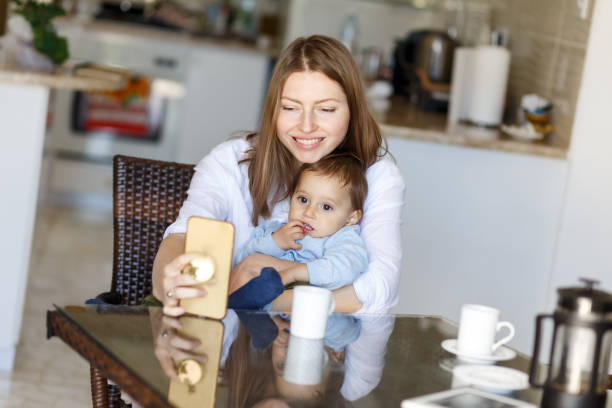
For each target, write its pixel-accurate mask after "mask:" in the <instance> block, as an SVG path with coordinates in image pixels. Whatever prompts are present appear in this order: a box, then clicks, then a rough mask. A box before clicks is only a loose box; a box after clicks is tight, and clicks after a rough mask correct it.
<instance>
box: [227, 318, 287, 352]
mask: <svg viewBox="0 0 612 408" xmlns="http://www.w3.org/2000/svg"><path fill="white" fill-rule="evenodd" d="M236 314H237V315H238V318H239V319H240V321H241V322H242V325H243V326H244V328H245V329H246V331H247V332H249V334H250V335H251V344H252V345H253V347H255V348H256V349H258V350H263V349H265V348H267V347H268V346H269V345H270V344H272V342H273V341H274V339H276V336H278V327H277V326H276V324H274V321H272V318H271V317H270V316H269V315H268V314H267V313H261V312H249V311H248V310H237V311H236Z"/></svg>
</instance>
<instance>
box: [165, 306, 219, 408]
mask: <svg viewBox="0 0 612 408" xmlns="http://www.w3.org/2000/svg"><path fill="white" fill-rule="evenodd" d="M179 320H180V322H181V324H182V325H183V328H182V329H180V330H179V331H178V332H179V333H181V334H183V335H185V337H189V338H192V339H198V340H200V342H201V343H200V345H199V346H198V348H197V349H195V350H194V352H195V353H199V354H205V355H206V356H207V357H208V360H207V361H206V363H204V364H202V363H199V362H197V361H195V360H192V359H186V360H183V361H182V362H179V363H178V364H177V376H178V378H177V379H173V380H171V381H170V387H169V389H168V401H170V403H171V404H172V405H174V406H175V407H178V408H191V407H193V408H196V407H197V408H212V407H213V406H214V405H215V393H216V391H217V378H218V376H219V364H220V362H221V347H222V345H223V330H224V327H223V323H221V322H219V321H216V320H209V319H202V318H197V317H181V318H180V319H179ZM181 367H188V368H187V369H181Z"/></svg>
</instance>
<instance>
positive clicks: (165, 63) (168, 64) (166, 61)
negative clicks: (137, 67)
mask: <svg viewBox="0 0 612 408" xmlns="http://www.w3.org/2000/svg"><path fill="white" fill-rule="evenodd" d="M153 63H154V64H155V65H156V66H158V67H164V68H174V67H176V65H177V63H176V60H175V59H174V58H166V57H155V58H154V59H153Z"/></svg>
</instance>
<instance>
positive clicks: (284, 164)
mask: <svg viewBox="0 0 612 408" xmlns="http://www.w3.org/2000/svg"><path fill="white" fill-rule="evenodd" d="M342 152H346V153H351V154H353V155H355V156H356V157H357V158H359V159H360V160H361V162H362V164H363V168H364V170H365V171H366V176H367V179H368V188H369V193H368V196H367V199H366V202H365V205H364V215H363V219H362V221H361V236H362V238H363V239H364V241H365V243H366V247H367V249H368V255H369V257H370V263H369V267H368V270H367V271H366V272H365V273H364V274H363V275H361V276H360V277H359V278H358V279H357V280H356V281H355V282H354V283H353V284H352V285H348V286H345V287H342V288H340V289H337V290H335V291H334V301H335V305H336V312H342V313H351V312H357V311H360V312H385V311H387V310H388V309H389V308H390V307H392V306H393V305H394V304H395V303H396V302H397V287H398V284H399V270H400V262H401V243H400V222H401V210H402V195H403V190H404V183H403V180H402V177H401V175H400V173H399V171H398V169H397V167H396V166H395V164H394V163H393V162H392V161H391V160H390V159H389V158H388V157H383V156H385V155H386V153H387V151H386V146H384V147H383V139H382V136H381V133H380V129H379V127H378V125H377V124H376V122H375V121H374V119H373V118H372V116H371V115H370V113H369V111H368V108H367V102H366V99H365V94H364V89H363V84H362V82H361V78H360V76H359V69H358V67H357V64H356V63H355V60H354V59H353V57H352V56H351V54H350V53H349V51H348V50H347V49H346V48H345V47H344V46H343V45H342V44H341V43H340V42H338V41H336V40H334V39H332V38H329V37H324V36H312V37H308V38H298V39H296V40H295V41H293V42H292V43H291V44H290V45H289V46H288V47H287V48H286V49H285V50H284V51H283V53H282V54H281V56H280V57H279V60H278V62H277V64H276V67H275V69H274V73H273V74H272V78H271V80H270V85H269V88H268V94H267V96H266V101H265V105H264V112H263V116H262V119H261V126H260V129H259V132H258V133H254V134H251V135H249V136H247V137H246V138H242V139H234V140H230V141H227V142H225V143H222V144H221V145H219V146H217V147H216V148H215V149H213V151H212V152H211V153H210V154H209V155H208V156H206V157H205V158H204V159H203V160H202V161H200V163H199V164H198V165H197V166H196V172H195V174H194V177H193V179H192V181H191V186H190V189H189V196H188V198H187V200H185V203H184V204H183V207H182V208H181V211H180V213H179V216H178V218H177V220H176V221H175V222H174V223H173V224H172V225H171V226H170V227H168V229H167V230H166V236H165V239H164V240H163V241H162V243H161V245H160V248H159V251H158V253H157V256H156V258H155V263H154V266H153V294H154V295H155V296H156V297H157V298H158V299H160V300H161V301H162V302H163V304H164V312H165V313H166V314H170V315H174V316H177V315H180V314H182V313H183V310H182V308H180V307H178V301H179V299H184V298H189V297H197V296H203V295H205V293H206V292H205V290H204V289H201V288H195V287H189V285H190V284H193V283H195V281H194V280H193V279H192V278H191V277H189V276H187V275H182V274H181V273H180V271H181V270H182V268H183V267H184V266H185V265H186V264H187V263H188V262H189V261H190V260H191V259H192V258H193V256H194V255H192V254H184V255H180V256H179V254H181V253H182V252H183V250H184V243H185V234H184V233H185V230H186V222H187V219H188V218H189V217H190V216H201V217H208V218H215V219H221V220H225V221H229V222H231V223H233V224H234V226H235V240H234V245H235V247H236V248H239V247H241V246H242V245H243V244H244V243H245V242H246V240H247V239H248V238H249V236H250V234H251V232H252V231H253V229H254V227H255V226H257V225H258V224H259V223H261V222H263V221H264V220H265V219H277V220H279V221H284V222H286V220H287V213H288V208H289V203H288V193H287V192H288V188H289V186H290V184H291V182H292V181H293V178H294V176H295V175H296V173H297V170H298V168H299V167H300V165H301V164H302V163H314V162H316V161H318V160H319V159H321V158H322V157H324V156H326V155H328V154H330V153H342ZM293 265H294V264H293V263H292V262H289V261H284V260H279V259H276V258H273V257H270V256H267V255H263V254H254V255H251V256H249V257H247V258H246V259H245V260H243V261H242V262H241V263H240V264H238V265H237V266H236V267H235V268H234V270H233V271H232V273H231V277H230V293H231V292H233V291H234V290H236V289H238V288H240V287H241V286H242V285H244V284H245V283H246V282H248V281H249V280H250V279H252V278H253V277H256V276H258V275H259V273H260V271H261V269H262V268H263V267H265V266H272V267H274V268H276V269H277V270H284V269H286V268H289V267H291V266H293ZM273 307H274V308H275V309H277V310H289V309H290V307H291V291H285V293H283V294H282V295H281V296H279V297H278V298H277V299H276V300H275V301H274V303H273Z"/></svg>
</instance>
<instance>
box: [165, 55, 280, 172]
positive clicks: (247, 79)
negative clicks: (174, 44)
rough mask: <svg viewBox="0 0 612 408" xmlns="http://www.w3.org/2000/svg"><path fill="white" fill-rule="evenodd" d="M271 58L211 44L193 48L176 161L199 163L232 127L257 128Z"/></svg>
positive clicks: (229, 134)
mask: <svg viewBox="0 0 612 408" xmlns="http://www.w3.org/2000/svg"><path fill="white" fill-rule="evenodd" d="M269 64H270V59H269V57H268V56H267V55H265V54H262V53H257V52H249V51H241V52H238V51H236V50H232V49H225V48H222V47H212V46H211V47H207V46H206V47H199V48H197V49H194V50H193V51H192V52H191V54H190V56H189V63H188V70H187V79H186V89H187V93H186V95H185V100H184V104H185V111H184V118H185V121H184V123H183V133H182V137H181V138H180V140H179V142H178V145H177V157H176V159H177V161H179V162H183V163H197V162H198V161H199V160H200V159H201V158H202V157H204V156H205V155H206V154H207V153H208V152H209V151H210V150H211V149H212V148H213V147H215V146H216V145H218V144H219V143H221V142H223V141H225V140H227V139H228V138H230V137H231V136H232V134H234V133H235V132H237V131H254V130H257V127H258V124H259V117H260V115H261V109H262V108H263V100H264V96H265V91H266V88H267V80H266V79H267V74H268V70H269Z"/></svg>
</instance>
